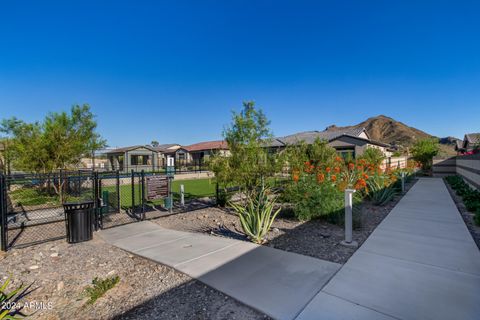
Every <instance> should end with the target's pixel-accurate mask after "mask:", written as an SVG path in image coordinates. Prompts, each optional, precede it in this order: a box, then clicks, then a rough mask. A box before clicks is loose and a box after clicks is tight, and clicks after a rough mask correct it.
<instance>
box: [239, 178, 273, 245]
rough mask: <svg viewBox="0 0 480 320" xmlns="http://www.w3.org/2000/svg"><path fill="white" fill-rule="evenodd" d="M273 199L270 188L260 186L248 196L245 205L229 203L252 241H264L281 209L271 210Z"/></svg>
mask: <svg viewBox="0 0 480 320" xmlns="http://www.w3.org/2000/svg"><path fill="white" fill-rule="evenodd" d="M275 200H276V198H275V196H273V197H271V192H270V189H268V188H266V187H261V189H260V190H259V191H258V192H256V193H254V194H250V195H249V196H248V198H247V201H246V205H245V206H243V205H239V204H235V203H230V205H231V206H232V208H233V209H234V210H235V211H236V212H237V214H238V217H239V218H240V224H241V225H242V229H243V232H245V234H246V235H247V236H248V238H249V239H250V240H251V241H252V242H254V243H259V244H261V243H264V242H265V241H266V236H267V234H268V232H269V231H270V227H271V226H272V223H273V221H274V220H275V218H276V216H277V215H278V213H279V212H280V210H281V208H279V209H277V210H276V211H275V212H274V211H273V207H274V206H275Z"/></svg>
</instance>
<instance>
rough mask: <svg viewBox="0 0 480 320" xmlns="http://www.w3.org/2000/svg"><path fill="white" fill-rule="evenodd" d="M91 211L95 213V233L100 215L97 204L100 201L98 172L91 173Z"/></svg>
mask: <svg viewBox="0 0 480 320" xmlns="http://www.w3.org/2000/svg"><path fill="white" fill-rule="evenodd" d="M92 183H93V211H94V213H95V231H98V229H99V227H100V215H99V210H100V209H99V206H98V202H99V201H100V182H99V181H98V172H95V171H94V172H93V181H92Z"/></svg>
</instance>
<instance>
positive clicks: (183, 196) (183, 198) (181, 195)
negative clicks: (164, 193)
mask: <svg viewBox="0 0 480 320" xmlns="http://www.w3.org/2000/svg"><path fill="white" fill-rule="evenodd" d="M180 203H181V204H182V207H183V206H185V187H184V185H183V184H181V185H180Z"/></svg>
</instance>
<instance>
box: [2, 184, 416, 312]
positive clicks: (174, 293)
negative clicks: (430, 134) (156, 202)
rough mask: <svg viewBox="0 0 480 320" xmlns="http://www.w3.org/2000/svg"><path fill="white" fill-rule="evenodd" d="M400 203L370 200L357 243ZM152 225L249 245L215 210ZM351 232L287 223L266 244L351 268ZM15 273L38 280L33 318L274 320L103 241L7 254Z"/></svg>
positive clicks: (6, 263) (5, 261) (232, 220)
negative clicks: (111, 282)
mask: <svg viewBox="0 0 480 320" xmlns="http://www.w3.org/2000/svg"><path fill="white" fill-rule="evenodd" d="M412 185H413V183H410V184H408V186H407V188H410V187H411V186H412ZM400 198H401V195H397V196H396V197H395V199H394V201H392V202H390V203H389V204H388V205H386V206H383V207H376V206H374V205H372V204H371V203H369V202H364V203H363V204H362V206H361V212H362V227H361V228H360V229H358V230H355V231H354V239H355V240H356V241H358V242H359V243H360V244H361V243H363V241H365V239H366V238H367V237H368V235H370V233H371V232H372V231H373V230H374V229H375V227H376V226H377V225H378V224H379V223H380V222H381V221H382V220H383V219H384V218H385V217H386V215H387V214H388V213H389V212H390V210H391V209H392V208H393V207H394V206H395V204H396V203H397V202H398V201H399V200H400ZM152 221H154V222H156V223H159V224H160V225H161V226H163V227H167V228H172V229H176V230H182V231H190V232H201V233H205V234H209V235H212V236H223V237H232V238H237V239H241V240H246V239H245V237H244V235H243V234H242V232H241V227H240V224H239V222H238V218H237V217H236V216H235V214H234V213H233V212H231V211H229V210H226V209H219V208H207V209H202V210H196V211H191V212H186V213H180V214H176V215H171V216H166V217H161V218H158V219H156V220H152ZM343 232H344V231H343V228H342V227H340V226H337V225H334V224H330V223H327V222H325V221H322V220H315V221H310V222H300V221H296V220H293V219H287V218H280V219H278V220H277V221H276V222H275V223H274V225H273V230H272V232H271V233H270V234H269V238H268V240H269V241H268V243H267V244H266V245H268V246H271V247H275V248H278V249H282V250H286V251H292V252H296V253H299V254H304V255H309V256H312V257H317V258H321V259H325V260H329V261H333V262H338V263H345V262H346V261H347V260H348V258H349V257H350V256H351V255H352V254H353V252H354V251H355V249H353V248H347V247H343V246H341V245H339V242H340V241H341V240H342V239H343V236H344V233H343ZM8 275H11V276H12V278H13V279H14V285H15V284H19V283H21V282H23V283H24V284H30V283H32V282H33V286H32V288H34V289H35V290H34V291H33V292H31V293H30V294H29V295H28V296H27V297H26V298H25V300H24V302H29V303H32V302H34V303H35V302H36V307H31V308H25V309H24V312H25V313H26V314H30V315H31V317H30V318H32V319H268V317H267V316H265V315H263V314H261V313H259V312H257V311H255V310H253V309H251V308H249V307H247V306H245V305H243V304H241V303H239V302H237V301H235V300H234V299H232V298H230V297H228V296H226V295H224V294H222V293H220V292H218V291H216V290H214V289H212V288H210V287H208V286H205V285H203V284H201V283H200V282H198V281H196V280H193V279H191V278H190V277H188V276H186V275H184V274H182V273H180V272H177V271H175V270H174V269H172V268H169V267H166V266H163V265H158V264H156V263H154V262H151V261H149V260H146V259H144V258H141V257H137V256H134V255H131V254H129V253H127V252H125V251H123V250H121V249H118V248H115V247H112V246H110V245H109V244H106V243H105V242H103V241H102V240H101V239H100V238H98V237H97V236H95V237H94V239H93V240H92V241H89V242H84V243H80V244H75V245H72V244H68V243H66V241H65V240H57V241H52V242H48V243H44V244H40V245H36V246H31V247H27V248H22V249H12V250H11V251H9V252H8V253H6V254H0V276H2V277H3V279H6V278H7V276H8ZM114 275H118V276H119V277H120V282H119V283H118V284H117V285H116V286H115V287H114V288H113V289H111V290H109V291H108V292H107V293H106V294H105V295H104V296H103V297H101V298H100V299H98V300H97V302H95V304H93V305H87V304H86V301H87V300H88V298H87V297H86V296H85V293H84V291H85V287H86V286H88V285H90V284H91V281H92V280H93V279H94V278H95V277H99V278H105V277H108V276H114ZM42 304H43V307H42Z"/></svg>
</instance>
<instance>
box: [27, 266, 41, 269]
mask: <svg viewBox="0 0 480 320" xmlns="http://www.w3.org/2000/svg"><path fill="white" fill-rule="evenodd" d="M38 268H40V267H39V266H37V265H34V266H30V268H28V269H30V270H37V269H38Z"/></svg>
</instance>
